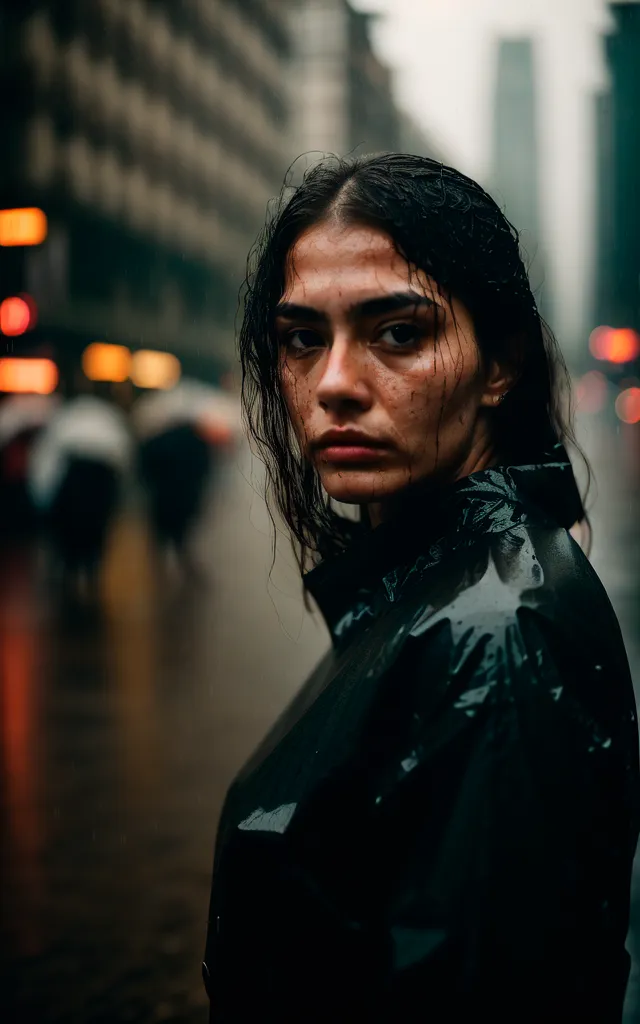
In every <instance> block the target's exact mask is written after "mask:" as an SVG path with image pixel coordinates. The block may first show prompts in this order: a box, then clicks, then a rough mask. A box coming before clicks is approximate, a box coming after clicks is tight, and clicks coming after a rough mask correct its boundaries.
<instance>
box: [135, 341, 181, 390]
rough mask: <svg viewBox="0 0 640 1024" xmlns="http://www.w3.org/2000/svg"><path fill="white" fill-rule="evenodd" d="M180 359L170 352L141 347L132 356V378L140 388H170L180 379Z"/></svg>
mask: <svg viewBox="0 0 640 1024" xmlns="http://www.w3.org/2000/svg"><path fill="white" fill-rule="evenodd" d="M180 374H181V368H180V360H179V359H177V358H176V357H175V356H173V355H171V353H170V352H156V351H154V350H152V349H140V351H139V352H134V353H133V356H132V358H131V380H132V381H133V383H134V384H135V385H136V387H139V388H158V389H159V390H164V391H166V390H168V389H169V388H172V387H173V386H174V384H177V383H178V381H179V380H180Z"/></svg>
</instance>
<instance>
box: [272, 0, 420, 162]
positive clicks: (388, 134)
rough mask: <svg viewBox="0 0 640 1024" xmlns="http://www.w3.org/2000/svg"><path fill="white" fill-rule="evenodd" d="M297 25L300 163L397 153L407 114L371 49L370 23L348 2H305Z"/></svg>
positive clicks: (294, 12)
mask: <svg viewBox="0 0 640 1024" xmlns="http://www.w3.org/2000/svg"><path fill="white" fill-rule="evenodd" d="M290 19H291V26H292V34H293V40H294V68H295V70H294V73H293V75H292V83H293V87H294V89H295V97H296V99H295V109H294V126H293V133H292V139H293V148H294V150H295V155H298V154H309V157H310V159H313V156H315V157H317V156H318V155H320V154H329V153H332V154H338V155H340V156H344V155H346V154H349V153H367V152H377V151H381V150H397V149H398V148H399V147H400V114H399V111H398V109H397V107H396V104H395V102H394V99H393V95H392V90H391V74H390V71H389V68H388V67H387V66H386V65H385V64H384V63H383V62H382V61H381V60H379V58H378V57H377V56H376V55H375V53H374V51H373V48H372V45H371V39H370V22H371V15H367V14H363V13H361V12H359V11H355V10H354V9H353V7H351V5H350V4H349V3H348V2H347V0H298V2H297V3H294V4H292V5H290Z"/></svg>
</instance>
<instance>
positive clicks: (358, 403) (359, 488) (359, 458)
mask: <svg viewBox="0 0 640 1024" xmlns="http://www.w3.org/2000/svg"><path fill="white" fill-rule="evenodd" d="M291 256H292V259H291V260H290V266H289V270H288V273H287V278H286V282H285V291H284V294H283V296H282V299H281V301H280V304H279V306H278V308H277V310H276V328H277V333H278V338H279V341H280V346H281V380H282V388H283V393H284V397H285V400H286V403H287V407H288V410H289V414H290V416H291V420H292V423H293V425H294V429H295V433H296V437H297V438H298V442H299V444H300V446H301V449H302V451H303V453H304V455H305V456H306V457H307V458H309V459H310V460H311V461H312V462H313V463H314V464H315V466H316V468H317V470H318V473H319V475H320V478H321V481H322V485H323V487H324V488H325V490H326V491H327V493H328V494H329V495H330V496H331V497H332V498H335V499H336V500H337V501H341V502H347V503H349V504H359V505H367V506H368V508H369V514H370V517H371V521H372V523H373V524H374V525H376V524H377V523H379V522H381V521H382V520H384V519H385V518H388V517H389V515H390V514H391V511H392V509H393V507H394V505H395V504H396V503H397V499H398V498H399V497H400V496H402V494H403V493H406V491H407V488H409V487H410V486H411V485H412V484H414V483H416V482H418V481H424V480H427V479H430V478H433V479H434V481H435V480H438V481H441V480H454V479H458V478H460V477H463V476H468V475H469V474H470V473H473V472H475V471H476V470H480V469H484V468H486V466H488V465H490V464H491V462H492V461H493V459H494V446H493V441H492V436H491V412H490V410H491V409H492V408H494V407H495V405H496V402H497V401H498V400H499V398H500V396H501V395H502V394H503V392H505V391H506V390H508V386H509V381H508V377H507V374H506V373H505V372H504V371H503V370H502V369H501V368H500V367H498V366H497V365H495V364H492V365H491V366H489V367H485V366H483V364H482V360H481V357H480V352H479V349H478V345H477V342H476V338H475V332H474V328H473V323H472V320H471V317H470V314H469V312H468V311H467V309H466V308H465V307H464V305H463V304H462V303H461V302H459V301H458V300H457V299H456V298H455V297H454V298H453V299H452V300H451V301H450V302H449V301H448V300H447V297H446V296H445V295H444V294H441V292H440V291H439V290H438V287H437V285H436V283H435V282H434V281H433V280H431V279H430V278H428V277H427V275H426V274H424V273H423V272H422V271H420V270H418V269H417V268H415V267H410V266H409V264H408V263H407V262H406V260H404V259H403V257H402V256H401V255H399V253H397V252H396V250H395V248H394V245H393V242H392V240H391V238H390V237H389V236H388V235H386V234H385V233H384V232H382V231H379V230H376V229H372V228H369V227H361V226H357V225H356V226H353V225H345V224H342V223H340V222H339V221H338V220H337V219H330V220H328V221H326V222H322V223H320V224H317V225H315V226H314V227H312V228H310V229H309V230H308V231H306V232H305V233H304V234H303V235H301V236H300V238H299V239H298V241H297V242H296V244H295V246H294V248H293V250H292V253H291ZM340 430H344V431H355V432H357V434H358V435H359V434H361V435H364V436H363V437H362V438H359V437H358V436H357V435H356V434H354V435H353V436H352V435H350V434H345V436H343V437H340V436H337V437H336V438H332V437H326V436H325V435H326V434H327V432H328V431H340Z"/></svg>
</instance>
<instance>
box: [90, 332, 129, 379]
mask: <svg viewBox="0 0 640 1024" xmlns="http://www.w3.org/2000/svg"><path fill="white" fill-rule="evenodd" d="M82 369H83V370H84V373H85V376H86V377H88V378H89V380H95V381H100V380H102V381H109V382H112V383H116V382H121V381H125V380H127V379H128V377H129V374H130V372H131V352H130V351H129V349H128V348H126V346H124V345H109V344H107V343H106V342H104V341H94V342H93V343H92V344H91V345H88V346H87V348H86V349H85V350H84V352H83V353H82Z"/></svg>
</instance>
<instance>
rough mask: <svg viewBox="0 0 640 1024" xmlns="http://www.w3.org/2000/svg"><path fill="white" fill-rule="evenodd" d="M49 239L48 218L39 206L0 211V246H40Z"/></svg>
mask: <svg viewBox="0 0 640 1024" xmlns="http://www.w3.org/2000/svg"><path fill="white" fill-rule="evenodd" d="M46 237H47V217H46V214H45V213H43V211H42V210H40V209H38V207H37V206H28V207H25V208H24V209H16V210H0V245H7V246H8V245H40V243H41V242H44V240H45V238H46Z"/></svg>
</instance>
